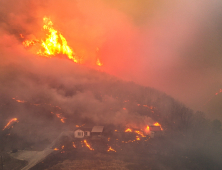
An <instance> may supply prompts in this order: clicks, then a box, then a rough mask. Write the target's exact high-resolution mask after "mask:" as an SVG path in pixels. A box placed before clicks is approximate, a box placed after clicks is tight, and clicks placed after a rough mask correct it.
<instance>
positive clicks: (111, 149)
mask: <svg viewBox="0 0 222 170" xmlns="http://www.w3.org/2000/svg"><path fill="white" fill-rule="evenodd" d="M107 151H108V152H110V151H112V152H116V150H115V149H113V148H111V146H110V147H109V149H108V150H107Z"/></svg>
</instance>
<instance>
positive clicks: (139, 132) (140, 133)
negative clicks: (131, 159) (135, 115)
mask: <svg viewBox="0 0 222 170" xmlns="http://www.w3.org/2000/svg"><path fill="white" fill-rule="evenodd" d="M135 132H136V133H137V134H138V135H140V136H141V137H143V138H144V137H146V136H145V135H144V134H143V132H141V131H139V130H135Z"/></svg>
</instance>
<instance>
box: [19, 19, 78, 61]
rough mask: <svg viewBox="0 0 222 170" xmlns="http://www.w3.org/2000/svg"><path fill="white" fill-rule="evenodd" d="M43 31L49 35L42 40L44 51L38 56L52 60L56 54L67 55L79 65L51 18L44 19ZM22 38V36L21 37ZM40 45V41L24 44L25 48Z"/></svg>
mask: <svg viewBox="0 0 222 170" xmlns="http://www.w3.org/2000/svg"><path fill="white" fill-rule="evenodd" d="M43 23H44V25H43V29H44V30H46V31H48V32H49V34H48V35H47V38H46V39H45V40H41V46H42V49H40V50H39V51H38V52H37V54H39V55H42V56H46V57H49V58H51V56H55V55H56V54H65V55H67V57H68V58H69V59H70V60H72V61H74V62H75V63H77V59H76V56H75V53H74V52H73V50H72V49H71V48H70V47H69V46H68V43H67V41H66V39H65V37H64V36H63V35H62V34H61V33H59V32H58V31H57V30H55V29H54V28H53V23H52V21H51V20H50V18H47V17H44V18H43ZM20 36H21V35H20ZM36 43H40V41H39V40H26V41H24V42H23V43H22V44H23V45H24V46H25V47H29V46H32V45H35V44H36Z"/></svg>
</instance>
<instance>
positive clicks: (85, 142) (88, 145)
mask: <svg viewBox="0 0 222 170" xmlns="http://www.w3.org/2000/svg"><path fill="white" fill-rule="evenodd" d="M84 143H85V145H86V146H87V147H88V148H89V150H91V151H94V149H93V148H91V146H90V145H89V144H88V143H87V141H86V140H84Z"/></svg>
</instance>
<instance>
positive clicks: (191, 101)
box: [0, 0, 221, 124]
mask: <svg viewBox="0 0 222 170" xmlns="http://www.w3.org/2000/svg"><path fill="white" fill-rule="evenodd" d="M0 3H1V5H0V6H1V7H0V12H1V13H0V15H1V41H0V43H1V56H2V57H1V70H2V88H1V89H2V91H4V94H6V95H7V94H8V95H10V97H13V96H19V97H21V98H23V100H26V101H30V99H32V102H39V101H36V100H38V98H39V97H38V98H37V99H35V97H33V98H32V97H31V96H38V95H42V96H41V100H43V102H52V104H55V105H56V104H58V103H60V104H61V103H62V104H64V108H65V109H66V110H65V112H66V113H67V114H73V110H75V108H76V105H78V106H80V105H82V106H81V107H82V108H83V109H82V110H81V111H76V112H81V114H82V115H86V116H88V117H93V118H95V119H96V120H97V121H99V120H100V121H102V122H105V120H109V121H110V122H113V121H114V122H116V121H117V122H118V121H120V120H121V121H122V120H123V119H119V115H128V113H127V111H125V110H120V111H119V112H115V114H114V113H112V112H111V113H110V114H108V115H112V116H110V119H106V118H104V117H103V116H102V115H101V114H100V113H102V112H107V110H105V108H107V106H110V105H112V104H113V105H115V104H116V103H115V102H116V101H115V99H113V98H107V101H106V103H105V104H104V103H102V102H100V101H99V100H97V99H95V97H94V96H93V95H92V94H90V92H86V91H84V92H81V89H77V90H76V91H77V94H75V95H73V94H72V90H71V89H72V87H73V86H76V85H77V84H79V85H83V84H86V85H91V84H93V83H94V82H93V81H98V80H93V79H91V78H90V77H91V75H92V73H90V74H89V72H91V71H90V69H89V70H87V69H86V68H84V69H82V68H81V72H82V70H85V71H83V73H81V72H80V71H79V67H81V66H77V65H76V64H73V63H72V62H70V61H68V60H67V61H65V60H64V61H60V60H59V59H58V58H57V59H52V60H53V61H48V59H46V58H41V57H39V56H36V55H34V54H33V51H32V49H31V48H30V49H24V48H23V47H22V45H21V42H22V41H23V40H24V39H22V38H21V37H20V35H19V34H22V35H24V37H25V39H32V38H38V37H41V36H42V34H43V33H42V28H41V27H42V18H43V17H44V16H49V17H50V18H51V19H52V20H53V22H54V25H55V27H57V28H58V29H59V30H60V31H61V32H62V33H63V34H64V36H65V37H66V39H67V41H68V43H69V45H70V46H71V47H72V48H73V50H74V51H75V52H76V54H77V55H78V56H79V57H82V58H83V59H84V60H85V65H88V66H91V64H92V63H95V61H96V58H97V57H99V58H100V59H101V61H102V62H103V64H104V66H103V67H102V68H101V70H103V71H105V72H108V73H110V74H112V75H115V76H118V77H120V78H123V79H125V80H133V81H135V82H137V83H139V84H143V85H148V86H152V87H155V88H157V89H159V90H162V91H165V92H166V93H168V94H171V95H172V96H173V97H175V98H177V99H179V100H181V101H183V102H185V103H186V104H188V105H189V106H192V107H193V108H198V109H201V108H200V107H199V106H202V105H203V104H204V102H205V101H206V100H207V99H208V96H210V94H213V93H214V91H216V90H217V88H219V87H220V85H221V82H220V80H219V77H220V75H221V71H220V59H219V54H220V51H221V50H220V49H221V48H220V46H219V45H218V44H220V42H221V40H220V37H221V29H220V27H221V23H220V22H219V21H220V10H219V9H220V8H219V7H220V6H221V3H220V2H219V1H215V2H211V3H209V2H208V1H201V2H193V1H186V2H182V1H179V2H174V1H168V2H167V3H166V2H160V1H155V2H154V1H140V2H137V1H134V0H131V1H109V0H94V1H77V0H76V1H68V0H67V1H60V0H56V1H54V0H53V1H52V0H48V1H37V2H36V1H26V0H23V1H16V0H10V1H5V0H3V1H1V2H0ZM33 48H35V47H33ZM98 49H99V50H98ZM91 67H93V66H91ZM76 72H78V76H79V77H80V75H86V74H89V75H88V77H84V76H83V77H84V78H79V77H78V76H77V77H75V74H76ZM79 74H80V75H79ZM95 74H96V73H95ZM212 75H213V76H212ZM93 76H94V75H93ZM105 79H106V78H105ZM12 80H13V81H12ZM92 82H93V83H92ZM64 89H66V90H64ZM67 89H68V90H70V91H68V90H67ZM73 96H74V97H73ZM191 96H192V97H191ZM200 98H201V100H200ZM30 102H31V101H30ZM80 103H81V104H80ZM198 105H199V106H198ZM88 108H90V109H88ZM91 108H93V109H91ZM90 111H91V112H94V113H92V115H93V116H90V115H88V113H89V112H90ZM113 114H114V115H113ZM95 115H97V116H95ZM124 117H128V118H129V117H130V116H124ZM114 119H115V120H114ZM125 121H126V122H124V123H126V124H127V122H128V120H125ZM106 123H109V122H106Z"/></svg>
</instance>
